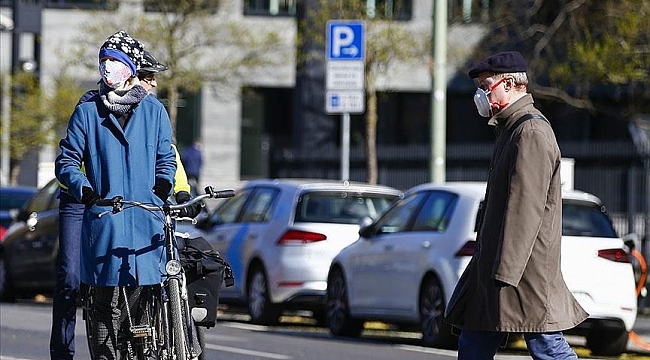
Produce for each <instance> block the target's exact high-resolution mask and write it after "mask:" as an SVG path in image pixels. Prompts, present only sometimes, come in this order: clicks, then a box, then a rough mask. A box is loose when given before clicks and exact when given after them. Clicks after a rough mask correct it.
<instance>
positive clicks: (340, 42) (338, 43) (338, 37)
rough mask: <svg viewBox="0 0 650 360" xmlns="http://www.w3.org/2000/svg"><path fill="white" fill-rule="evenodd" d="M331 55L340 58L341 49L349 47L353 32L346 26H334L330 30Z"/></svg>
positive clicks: (352, 39)
mask: <svg viewBox="0 0 650 360" xmlns="http://www.w3.org/2000/svg"><path fill="white" fill-rule="evenodd" d="M332 30H333V31H332V35H334V36H333V37H334V38H333V39H332V55H334V57H339V56H341V48H342V47H346V46H349V45H350V44H352V42H353V41H354V31H352V29H351V28H349V27H347V26H336V27H335V28H334V29H332Z"/></svg>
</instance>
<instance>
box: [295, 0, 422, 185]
mask: <svg viewBox="0 0 650 360" xmlns="http://www.w3.org/2000/svg"><path fill="white" fill-rule="evenodd" d="M387 3H389V2H384V3H382V4H383V5H380V6H378V7H376V8H372V9H369V8H368V2H367V1H365V0H351V1H328V0H320V2H319V4H318V6H316V7H314V8H313V9H309V10H308V11H311V13H310V14H309V19H310V21H309V23H306V22H305V23H302V24H299V27H300V31H299V34H300V37H299V41H307V40H309V41H312V42H314V43H315V44H318V45H320V46H321V47H322V48H323V49H324V47H325V27H326V23H327V21H328V20H337V19H343V20H364V21H365V28H366V54H365V71H366V72H365V76H364V77H365V90H366V113H365V118H366V132H365V140H366V164H367V172H368V176H367V181H368V182H369V183H371V184H376V183H377V177H378V171H377V141H376V139H377V119H378V116H377V88H376V80H377V78H378V77H379V76H380V75H382V74H385V73H386V71H387V69H390V68H391V66H394V65H397V64H402V65H409V64H419V65H421V64H422V63H424V62H426V61H427V60H428V59H429V56H430V52H431V50H430V49H431V48H430V43H431V42H430V39H431V35H430V33H429V31H430V29H421V28H414V27H412V26H409V25H408V23H407V22H403V21H398V20H395V19H394V16H392V14H393V15H394V14H397V13H398V12H399V10H400V6H402V5H401V4H402V2H401V1H394V2H393V4H394V6H393V7H389V8H386V5H385V4H387ZM324 55H325V54H324V50H323V51H320V52H310V53H309V54H298V58H299V61H306V60H307V59H310V58H314V57H320V58H323V57H324Z"/></svg>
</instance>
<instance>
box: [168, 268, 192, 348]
mask: <svg viewBox="0 0 650 360" xmlns="http://www.w3.org/2000/svg"><path fill="white" fill-rule="evenodd" d="M167 285H168V289H169V293H168V295H169V307H170V312H171V314H170V315H171V319H170V320H171V327H172V334H173V338H172V348H173V349H174V354H176V359H177V360H186V359H187V343H186V339H187V336H186V334H187V332H186V330H185V321H184V320H183V307H182V303H181V293H180V284H179V281H178V279H175V278H172V279H169V280H168V282H167Z"/></svg>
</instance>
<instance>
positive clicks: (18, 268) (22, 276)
mask: <svg viewBox="0 0 650 360" xmlns="http://www.w3.org/2000/svg"><path fill="white" fill-rule="evenodd" d="M58 192H59V183H58V182H57V181H56V179H53V180H52V181H50V182H49V183H47V185H45V186H44V187H42V188H41V189H39V190H38V191H37V192H36V193H35V194H34V195H33V196H32V197H31V198H30V199H29V201H28V202H27V203H26V204H25V205H24V206H23V207H22V208H21V209H20V212H19V213H18V215H17V216H16V218H15V219H14V222H13V223H12V224H11V226H10V227H9V228H8V229H7V232H6V234H5V238H4V240H3V241H2V243H0V298H3V299H13V298H15V297H16V295H17V294H18V293H19V292H20V291H26V290H29V291H32V290H34V291H51V289H52V287H53V286H54V278H55V277H54V268H55V264H56V257H57V252H58V246H59V241H58V238H59V236H58V228H59V198H58Z"/></svg>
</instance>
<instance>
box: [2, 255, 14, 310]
mask: <svg viewBox="0 0 650 360" xmlns="http://www.w3.org/2000/svg"><path fill="white" fill-rule="evenodd" d="M14 299H15V298H14V289H13V288H12V286H11V281H10V276H9V270H8V269H7V263H6V262H5V259H4V257H3V256H2V255H0V300H3V301H13V300H14Z"/></svg>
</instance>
